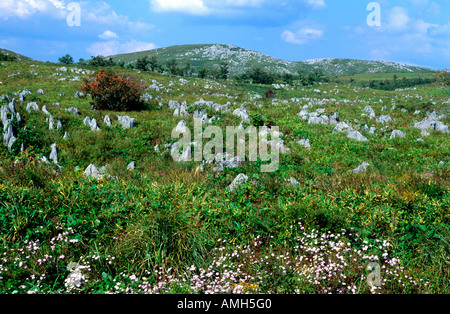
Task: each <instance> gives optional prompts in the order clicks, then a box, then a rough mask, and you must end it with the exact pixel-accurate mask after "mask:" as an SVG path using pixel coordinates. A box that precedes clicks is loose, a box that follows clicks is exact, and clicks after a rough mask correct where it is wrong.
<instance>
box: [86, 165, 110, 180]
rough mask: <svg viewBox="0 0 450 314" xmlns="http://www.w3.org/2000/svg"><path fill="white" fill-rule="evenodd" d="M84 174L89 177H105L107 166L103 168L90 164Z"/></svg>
mask: <svg viewBox="0 0 450 314" xmlns="http://www.w3.org/2000/svg"><path fill="white" fill-rule="evenodd" d="M84 176H85V177H87V178H89V177H93V178H95V179H100V178H103V177H104V176H105V168H104V167H102V169H99V168H97V167H96V166H95V165H89V167H87V168H86V170H85V171H84Z"/></svg>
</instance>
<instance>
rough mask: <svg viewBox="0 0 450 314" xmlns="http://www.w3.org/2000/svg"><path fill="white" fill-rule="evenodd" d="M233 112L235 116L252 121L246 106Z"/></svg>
mask: <svg viewBox="0 0 450 314" xmlns="http://www.w3.org/2000/svg"><path fill="white" fill-rule="evenodd" d="M233 114H234V115H235V116H238V117H240V118H241V119H242V120H244V121H248V122H249V121H250V116H249V114H248V110H247V109H246V108H244V107H241V108H238V109H236V110H234V111H233Z"/></svg>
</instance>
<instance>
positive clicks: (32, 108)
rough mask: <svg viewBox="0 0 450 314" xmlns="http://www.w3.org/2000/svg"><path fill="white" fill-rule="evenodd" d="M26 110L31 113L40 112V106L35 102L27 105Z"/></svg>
mask: <svg viewBox="0 0 450 314" xmlns="http://www.w3.org/2000/svg"><path fill="white" fill-rule="evenodd" d="M26 110H27V111H28V112H30V113H31V111H39V106H38V104H37V103H35V102H30V103H28V104H27V108H26Z"/></svg>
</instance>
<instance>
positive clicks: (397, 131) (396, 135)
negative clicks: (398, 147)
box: [390, 130, 406, 140]
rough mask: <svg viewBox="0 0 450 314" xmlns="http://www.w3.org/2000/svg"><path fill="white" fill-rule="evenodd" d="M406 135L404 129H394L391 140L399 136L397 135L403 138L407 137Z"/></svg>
mask: <svg viewBox="0 0 450 314" xmlns="http://www.w3.org/2000/svg"><path fill="white" fill-rule="evenodd" d="M405 136H406V135H405V133H403V132H402V131H399V130H394V131H393V132H392V134H391V137H390V138H391V140H392V139H394V138H397V137H400V138H403V137H405Z"/></svg>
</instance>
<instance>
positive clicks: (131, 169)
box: [127, 161, 136, 171]
mask: <svg viewBox="0 0 450 314" xmlns="http://www.w3.org/2000/svg"><path fill="white" fill-rule="evenodd" d="M135 168H136V162H135V161H132V162H130V163H129V164H128V166H127V170H128V171H133V170H134V169H135Z"/></svg>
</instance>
